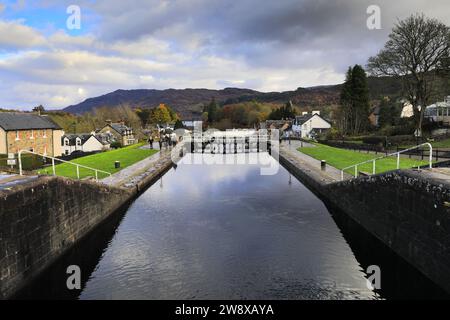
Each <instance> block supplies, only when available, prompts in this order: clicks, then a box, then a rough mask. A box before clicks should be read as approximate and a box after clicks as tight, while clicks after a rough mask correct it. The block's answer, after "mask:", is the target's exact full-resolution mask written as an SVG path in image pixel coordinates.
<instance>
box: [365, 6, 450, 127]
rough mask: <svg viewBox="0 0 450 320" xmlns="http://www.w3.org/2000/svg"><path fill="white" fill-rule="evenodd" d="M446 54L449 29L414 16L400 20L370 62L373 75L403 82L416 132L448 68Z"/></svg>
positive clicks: (369, 65)
mask: <svg viewBox="0 0 450 320" xmlns="http://www.w3.org/2000/svg"><path fill="white" fill-rule="evenodd" d="M449 54H450V28H449V27H447V26H446V25H445V24H443V23H441V22H439V21H438V20H436V19H430V18H426V17H425V16H424V15H423V14H415V15H412V16H410V17H408V18H406V19H405V20H402V21H399V22H398V23H397V24H396V25H395V26H394V28H393V29H392V32H391V34H390V35H389V40H388V41H387V42H386V44H385V46H384V48H383V49H382V50H381V51H380V52H379V53H378V55H377V56H375V57H371V58H370V59H369V63H368V69H369V72H370V73H371V74H372V75H375V76H394V77H399V78H400V79H402V81H403V86H404V91H405V94H406V95H407V98H408V99H409V101H410V103H411V104H412V106H413V110H414V118H415V121H416V128H417V129H418V132H421V129H422V121H423V113H424V111H425V107H426V106H427V105H428V103H429V102H430V98H431V94H432V92H433V89H434V88H433V87H434V86H435V84H436V81H437V79H438V76H439V75H442V74H443V72H442V69H443V68H447V67H448V64H447V63H446V62H447V61H448V59H449ZM419 107H420V110H419Z"/></svg>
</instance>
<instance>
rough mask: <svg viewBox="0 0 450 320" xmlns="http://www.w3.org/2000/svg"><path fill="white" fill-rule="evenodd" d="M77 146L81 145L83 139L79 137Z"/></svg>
mask: <svg viewBox="0 0 450 320" xmlns="http://www.w3.org/2000/svg"><path fill="white" fill-rule="evenodd" d="M77 146H81V139H78V138H77Z"/></svg>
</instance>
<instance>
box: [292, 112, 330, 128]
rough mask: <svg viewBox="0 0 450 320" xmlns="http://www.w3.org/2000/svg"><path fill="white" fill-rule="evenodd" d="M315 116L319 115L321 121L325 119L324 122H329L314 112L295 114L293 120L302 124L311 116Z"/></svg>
mask: <svg viewBox="0 0 450 320" xmlns="http://www.w3.org/2000/svg"><path fill="white" fill-rule="evenodd" d="M316 116H317V117H319V118H320V119H322V120H323V121H326V122H328V123H329V121H327V120H325V119H324V118H322V117H321V116H320V114H317V113H315V114H305V115H302V116H296V117H295V120H296V122H297V124H298V125H303V124H304V123H306V122H307V121H309V120H310V119H311V118H313V117H316Z"/></svg>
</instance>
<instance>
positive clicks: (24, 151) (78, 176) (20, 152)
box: [19, 150, 112, 182]
mask: <svg viewBox="0 0 450 320" xmlns="http://www.w3.org/2000/svg"><path fill="white" fill-rule="evenodd" d="M22 153H30V154H34V155H37V156H40V157H44V158H48V159H52V169H53V175H54V176H55V175H56V168H55V160H56V161H59V162H63V163H68V164H71V165H73V166H76V167H77V179H80V168H84V169H88V170H92V171H94V172H95V181H97V182H98V173H99V172H101V173H106V174H107V175H109V176H112V173H110V172H107V171H103V170H100V169H95V168H91V167H88V166H84V165H82V164H78V163H75V162H71V161H66V160H62V159H58V158H55V157H50V156H46V155H43V154H39V153H36V152H33V151H30V150H20V151H19V174H20V175H21V176H23V170H22Z"/></svg>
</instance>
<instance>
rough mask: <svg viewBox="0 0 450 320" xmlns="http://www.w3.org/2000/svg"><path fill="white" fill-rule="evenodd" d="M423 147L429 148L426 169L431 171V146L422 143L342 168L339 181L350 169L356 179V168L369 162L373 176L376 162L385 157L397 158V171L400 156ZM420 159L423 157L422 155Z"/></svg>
mask: <svg viewBox="0 0 450 320" xmlns="http://www.w3.org/2000/svg"><path fill="white" fill-rule="evenodd" d="M424 146H427V147H428V148H429V152H428V167H429V168H430V169H431V168H432V166H433V146H432V145H431V144H430V143H422V144H419V145H417V146H414V147H412V148H408V149H404V150H402V151H397V152H394V153H389V154H386V155H384V156H381V157H378V158H374V159H371V160H367V161H363V162H359V163H356V164H354V165H351V166H348V167H346V168H343V169H342V170H341V180H344V171H345V170H348V169H351V168H355V178H356V177H358V167H359V166H361V165H363V164H366V163H371V162H372V164H373V165H372V174H375V173H376V162H377V161H378V160H381V159H385V158H387V157H392V156H395V157H397V169H400V154H404V153H406V152H409V151H412V150H415V149H419V148H421V147H424ZM422 157H423V153H422Z"/></svg>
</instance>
